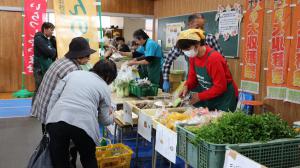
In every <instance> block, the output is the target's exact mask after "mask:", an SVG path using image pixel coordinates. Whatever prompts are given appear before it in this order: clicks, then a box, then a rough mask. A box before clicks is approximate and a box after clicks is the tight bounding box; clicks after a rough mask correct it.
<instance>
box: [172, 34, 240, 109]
mask: <svg viewBox="0 0 300 168" xmlns="http://www.w3.org/2000/svg"><path fill="white" fill-rule="evenodd" d="M177 47H178V48H180V49H181V50H182V51H183V52H184V54H185V55H186V56H188V57H189V74H188V79H187V81H186V83H185V87H184V89H183V91H182V92H181V94H180V96H182V97H184V96H186V95H187V93H188V92H189V91H194V92H195V93H193V94H192V96H191V100H190V104H193V105H194V106H196V107H208V108H209V109H210V110H216V109H217V110H222V111H235V109H236V105H237V96H238V90H237V86H236V84H235V82H234V81H233V79H232V76H231V73H230V70H229V67H228V65H227V63H226V60H225V58H224V57H223V56H222V55H221V54H220V53H219V52H217V51H215V50H214V49H212V48H210V47H209V46H207V45H205V35H204V31H202V30H199V29H188V30H185V31H182V32H181V33H180V34H179V36H178V41H177Z"/></svg>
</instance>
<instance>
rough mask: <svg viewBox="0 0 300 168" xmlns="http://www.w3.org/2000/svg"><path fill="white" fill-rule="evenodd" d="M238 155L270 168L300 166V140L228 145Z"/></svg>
mask: <svg viewBox="0 0 300 168" xmlns="http://www.w3.org/2000/svg"><path fill="white" fill-rule="evenodd" d="M228 148H229V149H233V150H235V151H237V152H239V153H240V154H242V155H244V156H246V157H248V158H250V159H252V160H254V161H256V162H258V163H260V164H262V165H265V166H267V167H271V168H289V167H296V166H300V138H297V139H279V140H274V141H269V142H266V143H251V144H240V145H229V146H228Z"/></svg>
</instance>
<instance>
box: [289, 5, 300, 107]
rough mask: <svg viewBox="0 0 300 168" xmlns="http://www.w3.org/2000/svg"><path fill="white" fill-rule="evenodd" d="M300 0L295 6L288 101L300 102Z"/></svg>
mask: <svg viewBox="0 0 300 168" xmlns="http://www.w3.org/2000/svg"><path fill="white" fill-rule="evenodd" d="M296 11H297V12H296ZM299 11H300V1H299V0H298V1H297V6H296V7H295V8H293V18H292V36H293V39H292V40H291V47H290V50H291V55H290V59H289V62H290V63H289V71H288V81H287V86H288V89H287V94H286V99H285V100H286V101H289V102H292V103H298V104H300V12H299Z"/></svg>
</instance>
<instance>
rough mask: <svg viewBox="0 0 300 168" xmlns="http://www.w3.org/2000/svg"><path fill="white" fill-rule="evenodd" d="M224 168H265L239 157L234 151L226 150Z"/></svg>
mask: <svg viewBox="0 0 300 168" xmlns="http://www.w3.org/2000/svg"><path fill="white" fill-rule="evenodd" d="M224 168H266V167H265V166H263V165H261V164H259V163H257V162H255V161H253V160H251V159H249V158H247V157H245V156H244V155H241V154H240V153H238V152H236V151H234V150H227V151H226V154H225V161H224Z"/></svg>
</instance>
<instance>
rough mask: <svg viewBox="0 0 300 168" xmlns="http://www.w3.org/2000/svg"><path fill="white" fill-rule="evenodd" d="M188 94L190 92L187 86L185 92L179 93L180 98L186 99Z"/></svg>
mask: <svg viewBox="0 0 300 168" xmlns="http://www.w3.org/2000/svg"><path fill="white" fill-rule="evenodd" d="M188 92H189V90H188V88H187V86H184V88H183V90H182V91H181V92H180V93H179V97H180V98H184V97H185V96H186V95H187V93H188Z"/></svg>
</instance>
